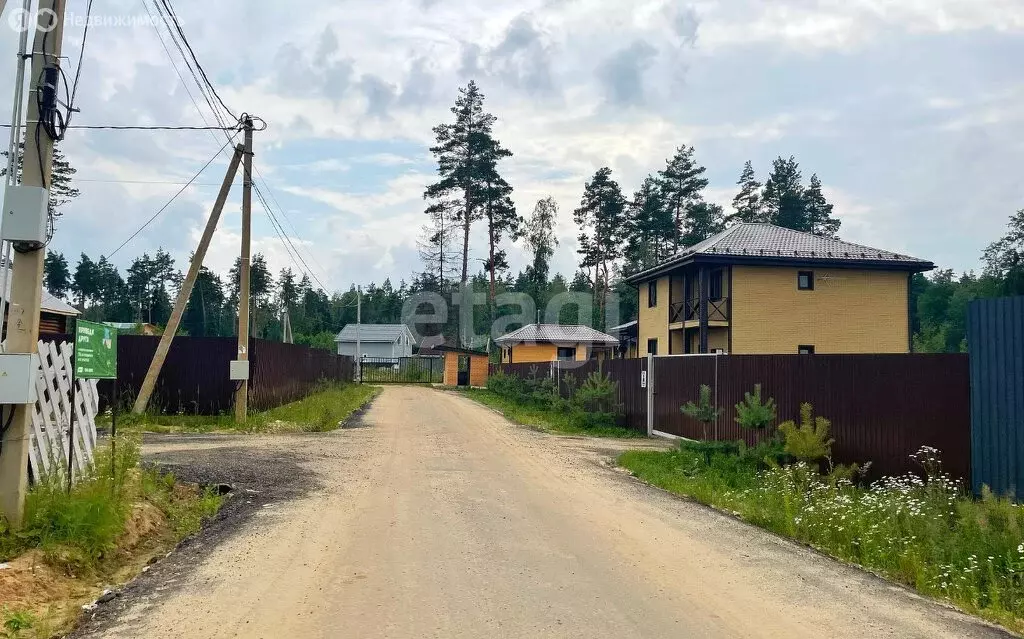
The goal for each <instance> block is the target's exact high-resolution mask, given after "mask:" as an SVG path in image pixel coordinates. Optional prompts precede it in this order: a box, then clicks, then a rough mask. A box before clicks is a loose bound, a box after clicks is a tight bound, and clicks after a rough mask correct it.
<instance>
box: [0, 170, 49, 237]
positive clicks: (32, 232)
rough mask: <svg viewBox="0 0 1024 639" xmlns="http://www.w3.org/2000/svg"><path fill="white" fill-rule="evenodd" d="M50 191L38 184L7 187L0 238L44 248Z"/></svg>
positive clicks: (0, 224) (0, 225) (0, 223)
mask: <svg viewBox="0 0 1024 639" xmlns="http://www.w3.org/2000/svg"><path fill="white" fill-rule="evenodd" d="M49 202H50V194H49V191H47V190H46V189H44V188H41V187H38V186H24V185H17V186H8V187H7V191H6V192H5V193H4V209H3V211H4V213H3V215H4V217H3V222H0V237H2V238H3V239H5V240H7V241H8V242H15V243H19V242H21V243H26V244H29V245H31V246H33V247H41V246H43V245H44V244H45V243H46V219H47V207H48V206H49Z"/></svg>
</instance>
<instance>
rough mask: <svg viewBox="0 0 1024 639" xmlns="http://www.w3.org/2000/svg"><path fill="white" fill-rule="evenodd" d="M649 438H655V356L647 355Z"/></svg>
mask: <svg viewBox="0 0 1024 639" xmlns="http://www.w3.org/2000/svg"><path fill="white" fill-rule="evenodd" d="M647 436H648V437H653V436H654V354H653V353H648V354H647Z"/></svg>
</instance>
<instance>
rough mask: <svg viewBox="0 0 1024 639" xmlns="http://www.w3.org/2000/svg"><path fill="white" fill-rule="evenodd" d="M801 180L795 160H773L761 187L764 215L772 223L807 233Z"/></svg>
mask: <svg viewBox="0 0 1024 639" xmlns="http://www.w3.org/2000/svg"><path fill="white" fill-rule="evenodd" d="M802 180H803V177H802V176H801V175H800V165H799V164H797V162H796V158H794V157H792V156H790V158H789V159H788V160H785V159H783V158H781V157H780V158H777V159H776V160H775V161H774V162H772V173H771V175H770V176H769V177H768V180H767V181H766V182H765V185H764V196H763V200H764V210H765V216H766V218H767V219H768V221H770V222H771V223H772V224H776V225H778V226H783V227H786V228H788V229H793V230H795V231H806V232H810V231H811V224H810V220H809V219H808V216H807V203H806V201H805V200H804V187H803V182H802Z"/></svg>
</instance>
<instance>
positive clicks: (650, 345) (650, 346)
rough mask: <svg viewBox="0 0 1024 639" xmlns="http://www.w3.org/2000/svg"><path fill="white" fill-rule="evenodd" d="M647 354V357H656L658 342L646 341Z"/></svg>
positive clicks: (655, 340)
mask: <svg viewBox="0 0 1024 639" xmlns="http://www.w3.org/2000/svg"><path fill="white" fill-rule="evenodd" d="M647 354H648V355H657V354H658V340H657V339H649V340H647Z"/></svg>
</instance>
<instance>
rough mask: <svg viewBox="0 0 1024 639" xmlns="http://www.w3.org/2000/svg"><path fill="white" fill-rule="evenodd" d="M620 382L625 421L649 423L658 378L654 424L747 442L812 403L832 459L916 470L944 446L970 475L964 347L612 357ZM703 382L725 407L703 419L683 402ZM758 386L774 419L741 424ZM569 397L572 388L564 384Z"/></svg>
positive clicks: (589, 365)
mask: <svg viewBox="0 0 1024 639" xmlns="http://www.w3.org/2000/svg"><path fill="white" fill-rule="evenodd" d="M600 366H601V368H602V370H604V371H605V372H607V373H608V374H609V375H610V377H611V379H612V380H613V381H615V382H617V383H618V393H619V403H620V404H621V406H622V413H623V415H622V420H623V422H624V423H625V424H627V425H628V426H629V427H630V428H634V429H637V430H646V424H647V389H646V388H645V387H644V384H645V383H646V382H647V381H649V380H652V383H653V386H652V390H653V393H654V416H653V421H654V428H655V430H657V431H660V432H664V433H667V434H670V435H676V436H680V437H686V438H689V439H703V438H704V437H705V432H706V437H707V438H708V439H713V440H720V441H737V440H743V441H744V442H745V443H746V444H747V445H748V446H754V445H757V444H758V443H760V442H762V441H765V440H767V439H771V438H772V437H773V436H774V435H775V427H774V426H777V425H778V424H779V423H781V422H784V421H787V420H798V419H799V417H800V406H801V404H803V403H810V404H812V405H813V406H814V410H815V413H817V414H821V415H824V416H826V417H828V418H829V419H830V420H831V422H832V434H833V437H835V440H836V442H835V446H834V447H833V456H834V459H835V461H836V463H846V464H849V463H863V462H867V461H870V462H872V472H871V474H872V476H881V475H900V474H902V473H905V472H908V471H914V470H916V466H915V464H914V463H913V462H912V460H911V459H910V455H912V454H914V453H915V452H916V451H917V450H919V449H920V448H921V447H922V446H931V447H934V448H936V449H938V450H940V451H942V458H943V460H944V467H945V469H946V470H947V471H948V472H949V473H950V474H952V475H953V476H954V477H956V478H958V479H966V478H969V477H970V469H971V419H970V382H969V371H968V361H967V356H966V355H959V354H958V355H922V354H913V355H813V356H807V355H720V356H690V357H676V356H667V357H656V358H654V370H653V371H647V361H646V360H644V359H638V360H613V361H609V362H604V363H603V364H601V365H600ZM597 369H598V363H597V362H596V361H591V362H586V363H585V364H584V365H583V366H577V364H576V363H575V362H557V363H550V362H543V363H540V364H502V365H495V366H494V367H493V370H494V371H495V372H497V371H501V372H504V373H505V374H507V375H514V376H518V377H525V378H528V377H531V376H544V377H557V378H560V379H563V378H564V377H565V376H566V375H575V376H576V377H577V378H578V379H583V378H584V377H585V376H586V375H587V374H589V372H590V371H593V370H597ZM702 385H706V386H708V387H709V388H710V391H711V393H710V394H711V402H712V403H713V405H714V407H715V408H717V409H720V410H719V412H718V413H717V414H716V416H715V417H714V418H713V419H712V420H711V421H710V422H707V423H702V422H701V421H699V420H698V419H694V418H693V417H689V416H687V415H685V414H684V413H683V412H682V411H681V410H680V408H681V407H682V406H684V405H685V404H687V403H689V402H696V401H698V399H699V391H700V387H701V386H702ZM757 385H760V386H761V392H762V395H763V397H764V398H765V399H767V398H773V399H774V400H775V403H776V411H777V415H778V417H777V420H776V422H775V425H774V426H772V427H769V428H765V429H763V430H760V431H758V430H751V429H746V428H742V427H741V426H740V425H739V424H738V423H737V422H736V418H737V416H738V413H737V411H736V405H737V404H740V403H741V402H743V401H744V398H745V395H746V394H747V393H750V392H752V391H753V390H754V387H755V386H757ZM560 391H561V393H562V395H563V396H565V393H566V389H565V388H564V385H560Z"/></svg>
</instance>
